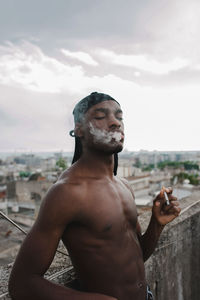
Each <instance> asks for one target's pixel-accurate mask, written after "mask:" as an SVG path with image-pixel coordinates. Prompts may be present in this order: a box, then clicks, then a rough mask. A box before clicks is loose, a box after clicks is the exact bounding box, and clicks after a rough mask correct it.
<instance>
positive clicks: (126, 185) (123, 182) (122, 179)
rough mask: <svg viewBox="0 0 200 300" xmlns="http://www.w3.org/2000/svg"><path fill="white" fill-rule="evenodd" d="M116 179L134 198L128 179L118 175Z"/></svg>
mask: <svg viewBox="0 0 200 300" xmlns="http://www.w3.org/2000/svg"><path fill="white" fill-rule="evenodd" d="M118 180H119V181H120V182H121V184H123V185H124V186H125V187H126V188H127V189H128V190H129V191H130V192H131V193H132V195H133V197H134V198H135V196H134V191H133V188H132V187H131V185H130V183H129V181H128V180H127V179H126V178H124V177H118Z"/></svg>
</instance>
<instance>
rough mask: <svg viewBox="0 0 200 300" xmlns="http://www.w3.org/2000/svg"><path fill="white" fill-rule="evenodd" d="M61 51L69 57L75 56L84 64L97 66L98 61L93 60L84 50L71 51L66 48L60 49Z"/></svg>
mask: <svg viewBox="0 0 200 300" xmlns="http://www.w3.org/2000/svg"><path fill="white" fill-rule="evenodd" d="M61 52H62V53H63V54H64V55H65V56H67V57H71V58H75V59H77V60H79V61H81V62H83V63H84V64H87V65H90V66H98V62H97V61H95V60H94V59H93V58H92V56H91V55H89V54H88V53H86V52H82V51H77V52H72V51H69V50H66V49H61Z"/></svg>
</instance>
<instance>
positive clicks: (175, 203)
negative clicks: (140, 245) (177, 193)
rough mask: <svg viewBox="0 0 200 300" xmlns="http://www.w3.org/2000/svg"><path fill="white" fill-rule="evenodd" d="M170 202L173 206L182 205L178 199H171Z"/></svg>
mask: <svg viewBox="0 0 200 300" xmlns="http://www.w3.org/2000/svg"><path fill="white" fill-rule="evenodd" d="M170 204H171V205H173V206H179V205H180V203H179V202H178V201H174V200H172V201H170Z"/></svg>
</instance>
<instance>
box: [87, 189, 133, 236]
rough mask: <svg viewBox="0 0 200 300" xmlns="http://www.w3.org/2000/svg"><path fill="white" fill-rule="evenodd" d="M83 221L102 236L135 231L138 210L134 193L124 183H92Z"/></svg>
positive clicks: (96, 233)
mask: <svg viewBox="0 0 200 300" xmlns="http://www.w3.org/2000/svg"><path fill="white" fill-rule="evenodd" d="M82 221H83V225H84V226H85V227H86V228H87V229H88V230H89V231H90V232H92V233H94V234H95V235H96V236H99V237H102V238H106V237H107V238H110V235H113V234H120V233H121V232H122V233H124V232H126V231H127V230H134V231H135V228H136V223H137V211H136V205H135V201H134V197H133V194H132V193H131V191H130V190H129V189H128V188H126V187H124V186H123V185H122V186H120V185H119V186H116V185H112V184H96V185H95V186H93V185H91V186H90V189H89V191H88V197H87V199H86V200H85V203H84V212H83V219H82Z"/></svg>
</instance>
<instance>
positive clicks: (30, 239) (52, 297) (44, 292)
mask: <svg viewBox="0 0 200 300" xmlns="http://www.w3.org/2000/svg"><path fill="white" fill-rule="evenodd" d="M68 190H69V189H67V188H66V187H65V185H63V184H56V185H55V186H53V187H52V188H51V190H50V191H49V192H48V194H47V196H46V197H45V199H44V201H43V203H42V205H41V209H40V212H39V215H38V218H37V220H36V222H35V225H34V226H33V228H32V229H31V231H30V233H29V234H28V235H27V237H26V238H25V240H24V242H23V244H22V246H21V249H20V251H19V253H18V256H17V258H16V261H15V264H14V266H13V269H12V272H11V276H10V280H9V293H10V295H11V297H12V299H14V300H27V299H29V300H36V299H37V300H45V299H46V300H61V299H62V300H63V299H66V300H67V299H70V300H73V299H76V300H78V299H83V300H86V299H87V300H89V299H91V300H95V299H96V300H100V299H101V300H108V299H114V298H112V297H108V296H104V295H100V294H90V293H83V292H79V291H75V290H72V289H69V288H66V287H64V286H61V285H57V284H55V283H52V282H50V281H48V280H46V279H45V278H44V277H43V275H44V273H45V272H46V270H47V269H48V268H49V266H50V264H51V262H52V260H53V258H54V255H55V252H56V249H57V246H58V243H59V240H60V238H61V237H62V234H63V232H64V230H65V228H66V227H67V226H68V224H70V223H71V222H73V221H76V219H77V218H78V213H77V212H78V211H79V210H78V209H77V204H76V201H75V200H76V199H72V197H71V195H69V191H68Z"/></svg>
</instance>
